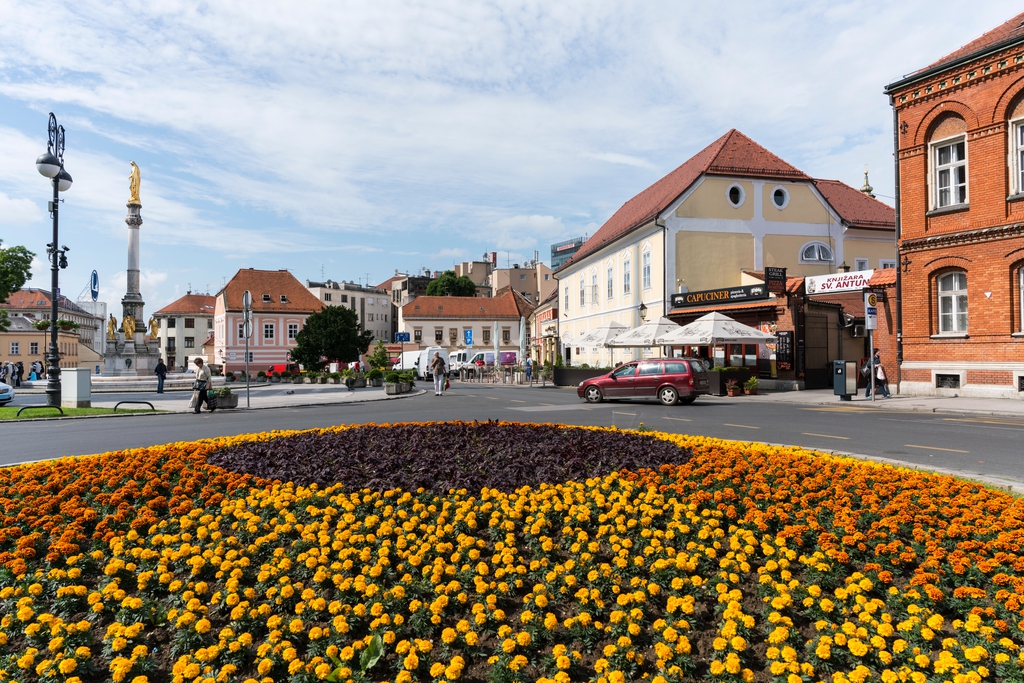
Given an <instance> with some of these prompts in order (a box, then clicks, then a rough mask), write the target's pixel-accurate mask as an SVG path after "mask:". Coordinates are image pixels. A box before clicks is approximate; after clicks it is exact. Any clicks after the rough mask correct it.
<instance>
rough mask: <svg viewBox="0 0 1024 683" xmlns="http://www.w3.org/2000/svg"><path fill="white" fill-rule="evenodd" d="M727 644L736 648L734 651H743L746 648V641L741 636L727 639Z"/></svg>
mask: <svg viewBox="0 0 1024 683" xmlns="http://www.w3.org/2000/svg"><path fill="white" fill-rule="evenodd" d="M729 645H730V646H732V649H733V650H736V652H743V651H744V650H746V649H747V641H746V640H744V639H743V638H742V637H741V636H736V637H734V638H733V639H732V640H730V641H729Z"/></svg>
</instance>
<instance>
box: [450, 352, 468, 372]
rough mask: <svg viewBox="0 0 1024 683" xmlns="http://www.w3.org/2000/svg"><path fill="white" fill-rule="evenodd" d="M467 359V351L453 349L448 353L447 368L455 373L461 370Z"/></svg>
mask: <svg viewBox="0 0 1024 683" xmlns="http://www.w3.org/2000/svg"><path fill="white" fill-rule="evenodd" d="M467 361H469V351H466V350H465V349H463V350H462V351H453V352H452V353H450V354H448V369H449V370H450V371H451V372H452V373H457V372H458V371H460V370H462V366H463V365H465V364H466V362H467Z"/></svg>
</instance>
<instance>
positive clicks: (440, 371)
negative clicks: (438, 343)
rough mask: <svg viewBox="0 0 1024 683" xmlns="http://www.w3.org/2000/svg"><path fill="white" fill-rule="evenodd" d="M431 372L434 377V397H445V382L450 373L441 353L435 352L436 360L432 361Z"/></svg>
mask: <svg viewBox="0 0 1024 683" xmlns="http://www.w3.org/2000/svg"><path fill="white" fill-rule="evenodd" d="M430 372H432V373H433V375H434V396H443V395H444V380H445V378H447V377H448V373H447V371H446V368H445V363H444V358H441V352H440V351H434V359H433V360H432V361H430Z"/></svg>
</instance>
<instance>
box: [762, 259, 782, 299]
mask: <svg viewBox="0 0 1024 683" xmlns="http://www.w3.org/2000/svg"><path fill="white" fill-rule="evenodd" d="M764 284H765V286H767V287H768V291H769V292H771V293H772V294H785V293H786V269H785V268H778V267H776V266H766V267H765V269H764Z"/></svg>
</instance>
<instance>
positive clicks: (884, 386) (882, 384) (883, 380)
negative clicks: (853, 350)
mask: <svg viewBox="0 0 1024 683" xmlns="http://www.w3.org/2000/svg"><path fill="white" fill-rule="evenodd" d="M873 362H874V366H875V389H876V390H878V389H881V390H882V398H890V397H891V396H892V394H890V393H889V379H888V376H887V375H886V373H885V367H884V366H883V365H882V356H881V355H880V354H879V353H878V349H875V353H874V358H873ZM864 365H865V366H868V363H865V364H864ZM862 372H863V371H862ZM870 373H871V370H870V367H868V386H867V389H865V390H864V398H871V376H870Z"/></svg>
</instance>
